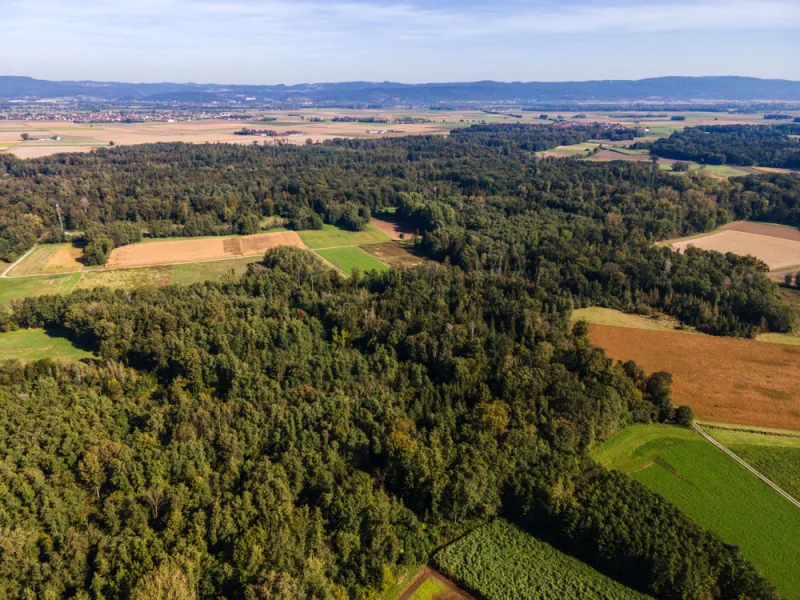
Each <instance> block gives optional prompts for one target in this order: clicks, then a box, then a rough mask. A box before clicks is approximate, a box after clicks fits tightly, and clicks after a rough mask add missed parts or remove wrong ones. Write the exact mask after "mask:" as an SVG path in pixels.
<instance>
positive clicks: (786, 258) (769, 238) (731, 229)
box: [661, 221, 800, 279]
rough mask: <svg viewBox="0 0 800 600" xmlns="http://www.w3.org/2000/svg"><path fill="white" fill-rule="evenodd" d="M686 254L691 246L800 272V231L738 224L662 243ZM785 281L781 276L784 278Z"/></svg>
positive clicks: (764, 225) (763, 225)
mask: <svg viewBox="0 0 800 600" xmlns="http://www.w3.org/2000/svg"><path fill="white" fill-rule="evenodd" d="M661 244H663V245H670V246H672V248H673V249H675V250H678V251H683V250H685V249H686V248H688V247H689V246H694V247H696V248H701V249H704V250H716V251H717V252H723V253H724V252H733V253H734V254H740V255H748V254H749V255H751V256H755V257H756V258H758V259H760V260H762V261H764V262H765V263H767V265H768V266H769V268H770V270H772V271H781V272H784V271H787V270H789V271H791V270H792V267H798V268H800V231H798V230H797V229H795V228H793V227H786V226H783V225H772V224H769V223H755V222H750V221H735V222H733V223H728V224H727V225H723V226H722V227H720V228H719V229H717V230H715V231H712V232H710V233H705V234H700V235H694V236H690V237H686V238H681V239H677V240H669V241H666V242H661ZM781 279H782V276H781Z"/></svg>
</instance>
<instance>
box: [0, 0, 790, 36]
mask: <svg viewBox="0 0 800 600" xmlns="http://www.w3.org/2000/svg"><path fill="white" fill-rule="evenodd" d="M3 4H6V8H7V10H6V11H5V12H6V17H5V18H4V19H3V20H5V21H6V23H5V24H6V26H7V27H8V28H10V27H11V26H13V25H15V24H18V22H19V21H20V20H22V21H24V22H25V24H26V25H35V24H36V23H37V22H38V23H39V24H40V25H45V24H47V23H52V24H54V25H56V24H59V25H62V26H63V25H65V24H66V25H74V26H81V25H86V26H90V25H92V24H101V25H105V26H112V27H113V26H115V23H116V24H118V25H120V26H121V25H122V24H123V23H124V21H125V20H130V19H134V20H136V21H137V22H140V21H143V22H147V21H151V22H158V21H159V20H162V19H170V20H177V21H178V22H192V23H195V24H200V25H201V26H203V27H205V28H211V29H213V28H214V27H223V26H225V25H228V24H234V25H238V26H241V27H245V28H246V27H247V26H248V25H251V24H254V23H258V24H267V25H269V26H271V27H274V28H275V29H278V30H281V31H290V30H301V29H302V30H304V31H305V32H306V34H307V35H309V36H313V35H314V34H315V33H324V32H335V31H343V30H353V29H357V28H359V27H377V28H379V29H380V30H381V32H382V33H385V34H388V35H391V36H397V37H408V36H409V35H410V36H412V37H418V36H419V37H434V36H444V37H485V36H491V35H510V34H524V33H536V34H581V33H593V32H609V31H617V32H621V33H637V32H659V31H681V30H698V29H705V30H736V29H750V30H753V29H778V28H779V29H787V28H800V2H798V1H797V0H731V1H727V0H705V1H700V2H686V1H685V0H662V1H661V2H656V3H647V4H642V3H637V4H630V3H620V2H616V3H615V2H609V3H606V4H605V5H604V6H601V5H598V4H597V3H596V2H594V3H592V2H588V1H584V2H577V3H575V2H572V3H568V2H567V3H565V2H561V3H559V2H550V3H535V4H530V3H520V2H511V3H508V2H506V3H503V2H495V3H487V4H486V5H484V6H475V5H470V6H450V7H447V8H439V9H436V8H434V9H431V8H426V7H422V6H417V5H413V4H404V3H396V4H383V3H372V2H365V1H362V2H325V1H323V0H298V1H292V0H263V1H255V0H252V1H247V0H234V1H232V2H224V1H221V0H199V1H197V0H70V1H66V0H65V1H57V0H24V1H20V0H7V1H6V2H1V1H0V8H2V5H3ZM15 21H16V23H15ZM365 33H367V32H365Z"/></svg>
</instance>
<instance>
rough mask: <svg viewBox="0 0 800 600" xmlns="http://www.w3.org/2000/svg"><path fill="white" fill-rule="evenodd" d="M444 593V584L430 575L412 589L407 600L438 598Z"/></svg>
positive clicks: (433, 599)
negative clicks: (412, 591)
mask: <svg viewBox="0 0 800 600" xmlns="http://www.w3.org/2000/svg"><path fill="white" fill-rule="evenodd" d="M446 593H447V588H446V587H445V585H444V584H443V583H442V582H441V581H439V580H438V579H433V578H432V577H430V578H428V579H426V580H425V581H423V582H422V585H420V586H419V587H418V588H417V589H416V590H414V593H413V594H411V597H410V598H409V600H439V599H440V598H441V597H442V596H443V595H445V594H446Z"/></svg>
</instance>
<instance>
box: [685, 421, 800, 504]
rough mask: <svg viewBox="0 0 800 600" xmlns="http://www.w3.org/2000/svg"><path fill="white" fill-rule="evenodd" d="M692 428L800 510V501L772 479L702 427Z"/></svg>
mask: <svg viewBox="0 0 800 600" xmlns="http://www.w3.org/2000/svg"><path fill="white" fill-rule="evenodd" d="M692 426H693V427H694V428H695V431H697V432H698V433H699V434H700V435H702V436H703V437H704V438H706V439H707V440H708V441H709V442H711V443H712V444H714V445H715V446H716V447H717V448H719V449H720V450H722V451H723V452H724V453H725V454H727V455H728V456H730V457H731V458H732V459H733V460H735V461H736V462H737V463H739V464H740V465H742V466H743V467H744V468H745V469H747V470H748V471H750V472H751V473H752V474H753V475H755V476H756V477H758V478H759V479H760V480H761V481H763V482H764V483H766V484H767V485H768V486H770V487H771V488H772V489H774V490H775V491H776V492H778V493H779V494H780V495H781V496H783V497H784V498H786V499H787V500H788V501H789V502H791V503H792V504H794V505H795V506H796V507H797V508H800V501H798V500H797V499H796V498H795V497H794V496H792V495H791V494H790V493H789V492H787V491H786V490H784V489H783V488H781V487H780V486H778V484H776V483H775V482H773V481H772V480H771V479H769V478H767V477H766V476H765V475H762V474H761V473H760V472H759V471H757V470H756V469H755V468H753V467H751V466H750V465H749V464H747V463H746V462H745V461H744V460H742V459H741V458H739V456H738V455H737V454H736V453H735V452H733V451H732V450H729V449H728V448H726V447H725V446H723V445H722V444H721V443H719V442H718V441H717V440H715V439H714V438H712V437H711V436H710V435H708V434H707V433H706V432H705V430H704V429H703V428H702V427H700V425H698V424H697V423H692Z"/></svg>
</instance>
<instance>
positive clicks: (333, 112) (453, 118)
mask: <svg viewBox="0 0 800 600" xmlns="http://www.w3.org/2000/svg"><path fill="white" fill-rule="evenodd" d="M573 114H574V113H569V112H565V113H563V114H561V115H557V114H553V115H551V117H552V118H553V119H555V118H557V117H558V116H562V117H563V118H564V119H567V120H569V119H570V118H571V117H572V116H573ZM646 114H647V113H641V116H639V115H636V113H630V112H626V113H625V114H617V113H614V112H592V113H588V114H586V119H585V121H587V122H591V121H596V122H601V123H620V124H622V125H627V126H638V127H643V128H647V129H648V130H649V131H647V132H645V134H644V137H643V138H642V139H647V140H653V139H657V138H658V137H664V136H668V135H669V134H670V133H672V132H673V131H675V130H680V129H683V127H686V126H692V125H708V124H719V125H722V124H734V123H737V124H748V123H749V124H756V123H758V124H763V122H764V121H763V114H752V115H736V114H728V113H704V112H686V113H671V114H682V115H683V116H684V117H685V118H686V120H685V121H681V122H675V121H671V120H670V117H669V116H666V117H655V118H648V117H646V116H645V115H646ZM264 115H266V116H270V117H274V118H275V119H276V120H275V121H273V122H270V123H269V124H268V126H269V128H270V129H274V130H275V131H277V132H278V133H282V132H286V131H299V132H300V133H297V134H293V135H289V136H286V137H281V138H254V137H252V136H241V135H236V134H235V133H234V132H235V131H237V130H240V129H241V128H242V127H243V126H249V127H253V126H263V123H258V122H250V121H244V120H242V121H229V120H225V121H215V120H201V121H184V122H177V123H169V122H147V123H95V124H89V125H78V124H75V123H69V122H60V121H59V122H47V121H36V122H29V121H4V122H1V123H0V152H9V153H13V154H15V155H17V156H19V157H20V158H34V157H38V156H48V155H51V154H56V153H60V152H89V151H91V150H93V149H95V148H101V147H108V146H109V145H110V143H111V142H112V141H113V142H114V143H115V144H116V145H118V146H126V145H133V144H148V143H156V142H186V143H191V144H201V143H213V142H226V143H233V144H252V143H253V142H254V141H255V142H256V143H262V144H263V143H269V144H272V143H275V140H276V139H281V140H286V141H287V142H289V143H293V144H304V143H305V142H306V140H308V139H311V140H313V141H315V142H322V141H325V140H330V139H334V138H337V137H347V138H369V137H387V136H390V137H395V136H399V135H446V134H447V133H448V132H449V131H450V130H451V129H453V128H456V127H464V126H468V125H471V124H474V123H519V122H523V123H540V122H542V121H541V120H540V119H539V113H538V112H526V113H523V115H522V118H521V119H517V118H515V117H512V116H511V115H510V114H504V113H503V112H500V111H498V112H496V113H493V114H487V113H485V112H483V111H480V110H453V111H447V112H446V113H442V112H441V111H433V110H428V109H422V108H417V109H386V110H380V111H374V110H348V109H304V110H299V111H265V112H264ZM336 117H355V118H361V119H364V118H375V119H388V120H390V121H392V120H394V119H404V118H421V119H426V120H428V121H429V122H427V123H410V124H386V123H380V124H379V123H373V124H370V123H359V122H341V121H339V122H337V121H334V120H333V119H334V118H336ZM376 127H379V128H381V129H384V128H389V129H391V130H392V133H383V134H374V133H368V131H370V130H374V129H375V128H376ZM23 133H29V134H31V135H33V136H34V137H52V136H59V137H60V138H61V139H60V140H58V141H56V140H44V141H28V142H22V141H21V139H20V136H21V135H22V134H23ZM570 153H571V151H566V152H564V153H562V154H561V155H569V154H570ZM617 157H618V158H621V156H620V155H618V156H617Z"/></svg>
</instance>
